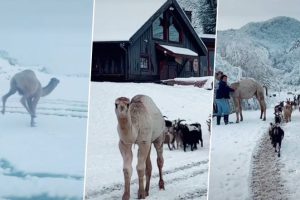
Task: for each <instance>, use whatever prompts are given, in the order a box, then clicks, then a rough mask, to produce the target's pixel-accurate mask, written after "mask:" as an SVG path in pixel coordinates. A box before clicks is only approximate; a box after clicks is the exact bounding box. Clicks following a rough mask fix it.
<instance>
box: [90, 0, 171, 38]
mask: <svg viewBox="0 0 300 200" xmlns="http://www.w3.org/2000/svg"><path fill="white" fill-rule="evenodd" d="M166 2H167V0H151V1H145V0H126V1H125V0H95V7H94V13H95V14H94V33H93V41H128V40H129V39H130V37H132V36H133V35H134V33H135V32H136V31H137V30H138V29H139V28H141V27H142V26H143V25H144V23H145V22H146V21H147V20H148V19H150V17H151V16H152V15H153V14H154V13H155V12H156V11H157V10H158V9H159V8H160V7H161V6H162V5H163V4H164V3H166Z"/></svg>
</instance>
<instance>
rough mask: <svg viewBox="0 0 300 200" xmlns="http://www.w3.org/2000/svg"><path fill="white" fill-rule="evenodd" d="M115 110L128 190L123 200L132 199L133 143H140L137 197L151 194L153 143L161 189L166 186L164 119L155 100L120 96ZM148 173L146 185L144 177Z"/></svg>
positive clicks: (140, 197) (146, 97)
mask: <svg viewBox="0 0 300 200" xmlns="http://www.w3.org/2000/svg"><path fill="white" fill-rule="evenodd" d="M115 112H116V115H117V119H118V133H119V137H120V141H119V148H120V152H121V155H122V157H123V173H124V181H125V190H124V193H123V197H122V199H123V200H128V199H129V198H130V179H131V175H132V157H133V156H132V145H133V144H137V145H138V148H139V149H138V163H137V166H136V169H137V173H138V177H139V190H138V199H144V198H145V197H146V196H148V195H149V187H150V178H151V173H152V165H151V160H150V152H151V144H152V143H153V144H154V147H155V149H156V152H157V166H158V169H159V189H164V181H163V178H162V167H163V164H164V159H163V144H164V130H165V121H164V118H163V116H162V114H161V112H160V110H159V109H158V108H157V106H156V105H155V104H154V102H153V101H152V99H151V98H150V97H148V96H145V95H137V96H134V97H133V98H132V99H131V102H130V100H129V99H128V98H126V97H119V98H117V99H116V101H115ZM145 175H146V187H144V176H145Z"/></svg>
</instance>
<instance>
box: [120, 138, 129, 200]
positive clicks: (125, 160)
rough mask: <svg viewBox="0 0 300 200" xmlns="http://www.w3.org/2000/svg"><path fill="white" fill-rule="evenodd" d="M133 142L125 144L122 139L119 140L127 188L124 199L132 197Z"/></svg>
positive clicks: (127, 199)
mask: <svg viewBox="0 0 300 200" xmlns="http://www.w3.org/2000/svg"><path fill="white" fill-rule="evenodd" d="M131 147H132V144H125V143H124V142H122V141H121V140H120V141H119V149H120V152H121V155H122V158H123V173H124V182H125V190H124V193H123V197H122V200H129V198H130V179H131V175H132V150H131Z"/></svg>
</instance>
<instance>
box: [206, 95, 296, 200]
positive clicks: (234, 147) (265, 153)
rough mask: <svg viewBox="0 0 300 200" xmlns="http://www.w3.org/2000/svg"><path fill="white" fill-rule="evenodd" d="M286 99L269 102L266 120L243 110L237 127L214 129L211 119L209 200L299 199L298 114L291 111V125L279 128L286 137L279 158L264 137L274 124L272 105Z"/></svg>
mask: <svg viewBox="0 0 300 200" xmlns="http://www.w3.org/2000/svg"><path fill="white" fill-rule="evenodd" d="M287 97H289V98H291V99H292V96H288V95H287V93H286V92H285V93H283V92H282V93H281V94H280V95H278V94H277V97H272V98H271V99H269V100H268V102H273V103H272V104H270V106H269V108H268V109H267V120H266V121H261V120H260V119H259V115H260V111H259V110H256V111H244V113H243V116H244V121H243V122H240V123H239V124H236V123H233V124H229V125H226V126H225V125H224V124H221V125H220V126H217V125H216V122H215V119H214V121H213V128H212V139H211V143H212V144H211V153H210V172H209V173H210V175H209V191H208V193H209V194H208V195H209V200H217V199H224V200H226V199H228V200H229V199H230V200H231V199H238V200H240V199H245V200H246V199H253V198H254V199H292V200H294V199H295V200H296V199H299V198H300V193H299V190H298V189H299V187H300V182H299V179H300V173H299V164H300V158H299V153H300V148H298V147H299V144H298V141H299V137H300V136H299V134H298V132H299V127H300V113H299V111H298V110H295V111H294V112H293V114H292V122H291V123H288V124H283V125H282V128H283V129H284V131H285V137H284V139H283V143H282V148H281V157H280V158H278V157H277V154H275V153H274V149H273V148H272V147H271V143H270V141H269V139H268V136H267V134H268V133H267V129H268V127H269V123H270V122H273V121H274V115H273V112H274V109H273V107H274V105H275V104H277V103H278V102H279V101H283V100H286V98H287ZM230 121H235V114H233V115H230ZM258 176H259V177H258ZM262 188H263V189H262ZM270 194H271V195H270ZM272 194H279V196H275V195H274V196H272Z"/></svg>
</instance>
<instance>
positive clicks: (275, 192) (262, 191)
mask: <svg viewBox="0 0 300 200" xmlns="http://www.w3.org/2000/svg"><path fill="white" fill-rule="evenodd" d="M256 149H257V150H256V152H255V153H254V155H253V158H252V169H251V170H252V172H251V183H250V184H251V192H252V198H253V199H255V200H256V199H257V200H258V199H261V200H268V199H272V200H285V199H288V198H287V197H286V196H285V194H287V193H288V192H287V190H286V189H285V187H284V184H283V180H282V179H281V175H280V169H281V168H283V164H281V163H280V161H279V159H280V158H278V156H277V153H275V152H274V151H275V150H274V148H273V146H272V145H271V141H270V137H269V134H268V133H265V134H264V135H263V137H262V139H261V140H260V142H259V144H258V147H257V148H256Z"/></svg>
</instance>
